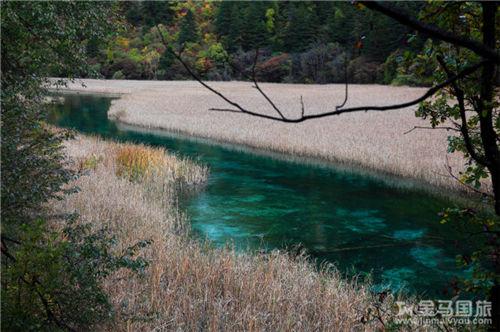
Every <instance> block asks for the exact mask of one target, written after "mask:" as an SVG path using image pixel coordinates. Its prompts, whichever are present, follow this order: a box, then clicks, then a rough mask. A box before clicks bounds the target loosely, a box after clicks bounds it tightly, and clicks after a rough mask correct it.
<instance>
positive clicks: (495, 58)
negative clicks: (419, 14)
mask: <svg viewBox="0 0 500 332" xmlns="http://www.w3.org/2000/svg"><path fill="white" fill-rule="evenodd" d="M360 3H362V4H363V5H364V6H365V7H367V8H369V9H371V10H375V11H377V12H380V13H382V14H384V15H386V16H388V17H391V18H393V19H394V20H396V21H398V22H399V23H401V24H403V25H406V26H408V27H410V28H412V29H415V30H417V31H419V32H422V33H424V34H426V35H428V36H430V37H433V38H438V39H440V40H443V41H445V42H448V43H451V44H454V45H459V46H462V47H465V48H468V49H469V50H471V51H473V52H475V53H476V54H478V55H480V56H482V57H483V58H485V59H489V60H491V61H492V62H494V63H497V64H499V63H500V54H499V53H498V52H497V51H496V50H495V49H492V48H490V47H488V46H486V45H485V44H483V43H480V42H478V41H475V40H473V39H469V38H467V37H464V36H457V35H455V34H453V33H451V32H449V31H445V30H442V29H440V28H438V27H436V26H434V25H430V24H427V23H424V22H422V21H419V20H417V19H415V18H413V17H412V16H411V15H409V14H407V13H403V12H401V11H400V10H397V11H396V10H394V9H392V8H390V7H389V6H387V5H386V4H385V3H384V4H383V3H381V2H379V1H360Z"/></svg>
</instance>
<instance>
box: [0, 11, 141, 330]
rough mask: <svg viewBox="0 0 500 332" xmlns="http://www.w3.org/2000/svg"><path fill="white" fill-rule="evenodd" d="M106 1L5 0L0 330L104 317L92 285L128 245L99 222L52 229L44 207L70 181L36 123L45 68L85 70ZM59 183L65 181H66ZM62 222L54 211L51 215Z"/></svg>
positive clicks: (119, 262) (107, 24)
mask: <svg viewBox="0 0 500 332" xmlns="http://www.w3.org/2000/svg"><path fill="white" fill-rule="evenodd" d="M113 9H114V4H112V3H106V2H5V3H2V11H1V26H2V39H1V52H2V53H1V55H2V59H1V61H2V77H1V83H2V99H1V111H2V122H1V131H2V138H1V139H2V155H1V157H2V160H1V166H2V172H1V177H2V179H1V180H2V197H1V198H2V211H1V218H2V225H1V227H2V229H1V232H2V236H1V237H2V239H1V242H2V314H1V317H2V329H4V330H10V331H16V330H17V331H24V330H37V331H39V330H46V331H54V330H75V329H78V330H88V329H89V328H90V327H91V326H93V325H95V324H97V323H100V322H103V321H105V320H107V319H109V318H110V317H111V314H112V312H111V306H110V304H109V303H108V299H107V296H106V294H105V293H104V292H103V290H102V288H101V283H102V281H103V279H104V278H105V277H106V276H108V275H109V274H110V273H112V272H113V271H115V270H116V269H118V268H122V267H124V268H133V269H139V268H141V267H143V266H144V262H142V261H140V260H134V259H132V256H133V255H134V252H133V251H135V249H138V248H139V247H140V246H142V244H140V245H139V246H138V247H137V248H130V249H131V251H127V252H123V253H114V252H113V250H114V248H113V239H112V237H110V236H109V235H107V233H106V231H104V230H102V231H98V232H97V233H92V232H90V230H89V228H88V227H84V226H78V225H77V224H75V223H73V222H70V223H68V224H67V225H66V226H63V227H62V228H64V232H63V233H61V232H56V231H53V230H51V228H50V227H49V226H48V225H47V224H46V223H44V222H41V221H40V220H47V219H48V218H50V217H49V216H47V211H45V209H44V206H45V203H47V202H48V201H49V200H51V199H58V198H62V196H63V195H64V194H66V193H69V192H71V191H72V190H74V189H71V188H65V185H66V184H67V183H68V181H69V180H71V179H72V178H73V177H74V176H75V174H73V173H72V172H71V171H70V170H69V169H68V168H67V167H66V165H65V162H64V155H63V151H62V146H61V143H62V141H63V140H64V139H66V138H68V137H69V136H70V134H69V133H67V132H64V131H57V130H55V129H53V128H49V127H48V126H47V125H46V124H45V123H44V119H45V115H46V112H47V109H46V102H45V98H46V97H47V90H46V86H47V85H48V84H49V83H50V82H49V80H48V79H47V77H49V76H51V75H61V76H66V77H69V78H73V77H77V76H82V75H88V74H89V73H91V67H90V66H89V64H88V63H87V61H86V55H87V54H95V53H96V47H95V46H96V45H99V44H100V43H101V42H102V40H103V39H104V38H105V37H106V36H107V35H108V34H109V33H110V28H111V24H112V20H113V18H114V14H113V12H114V11H113ZM66 187H67V186H66ZM61 222H64V220H61Z"/></svg>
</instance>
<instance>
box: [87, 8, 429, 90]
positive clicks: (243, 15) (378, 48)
mask: <svg viewBox="0 0 500 332" xmlns="http://www.w3.org/2000/svg"><path fill="white" fill-rule="evenodd" d="M398 6H400V7H401V8H403V9H405V10H407V11H409V12H410V13H414V14H415V15H417V13H418V11H419V10H420V9H421V8H422V7H423V4H418V3H408V4H407V3H402V4H398ZM120 8H121V10H122V12H123V14H124V15H125V16H126V17H127V21H128V22H129V23H130V24H131V27H129V30H128V31H124V32H123V34H122V37H123V38H124V39H126V40H128V41H129V42H130V45H129V46H122V47H121V48H120V47H116V44H111V45H108V46H107V47H108V50H109V48H111V49H113V48H114V50H113V51H112V52H111V53H110V55H109V56H108V57H105V56H104V54H105V52H104V50H102V52H101V54H100V55H97V56H95V61H96V62H99V63H100V64H102V66H101V74H103V75H104V76H106V77H108V78H111V77H116V76H114V74H115V73H116V72H120V73H118V74H117V75H118V76H119V77H122V76H124V77H125V78H130V79H138V78H139V79H154V78H161V79H165V78H170V79H172V78H176V79H179V78H186V79H189V78H190V77H189V75H188V74H186V72H185V71H184V70H183V68H182V66H178V65H176V62H175V61H174V63H170V62H169V61H170V60H169V59H165V58H163V59H161V60H159V58H160V57H161V54H162V51H159V55H158V58H155V60H154V61H152V60H151V59H152V58H151V57H149V58H148V56H147V55H146V53H147V52H150V51H151V50H152V49H157V50H158V49H159V48H158V46H157V45H156V44H157V43H158V40H155V38H154V37H153V36H152V34H151V31H152V30H151V29H152V28H153V29H154V26H155V25H156V24H161V25H162V26H163V27H164V28H165V30H164V31H165V32H166V34H167V35H168V36H167V39H168V43H169V44H170V43H173V44H178V45H183V44H185V43H191V44H192V45H191V46H189V47H187V48H186V51H187V52H185V56H186V57H187V58H190V59H191V60H192V61H194V62H195V63H197V64H198V66H199V68H203V70H201V71H200V73H199V74H200V75H201V76H202V77H203V78H205V79H208V78H209V77H210V78H217V77H218V78H220V79H221V78H224V79H241V78H242V77H240V76H241V75H240V74H239V73H237V71H234V70H233V71H231V70H228V68H226V67H224V66H215V67H214V66H213V64H207V58H206V56H205V54H206V53H207V52H209V51H208V50H209V49H210V48H211V47H212V46H213V45H215V44H217V43H221V44H222V46H223V47H224V50H225V51H227V53H228V55H229V57H230V58H233V59H236V58H239V57H240V52H241V51H244V52H248V56H249V57H251V55H252V53H253V54H254V53H255V52H254V51H255V49H257V48H258V49H260V50H261V51H262V55H261V56H260V57H259V60H260V61H268V60H270V59H271V58H273V57H274V56H279V55H280V54H283V53H291V54H290V58H291V59H295V60H294V61H292V63H293V65H292V69H291V72H290V75H282V74H283V73H284V72H285V71H288V70H289V69H290V68H288V65H285V64H283V65H284V66H285V67H284V68H282V69H281V70H279V72H280V75H271V76H272V77H273V79H276V77H282V78H283V79H285V80H291V81H294V82H316V83H327V82H338V81H339V80H338V75H337V73H336V72H335V73H334V74H335V75H336V77H321V78H319V76H316V77H311V76H308V74H306V73H309V72H310V71H308V70H301V68H300V67H301V63H302V59H303V58H304V57H309V56H310V54H311V52H314V50H313V49H314V48H316V47H317V45H327V44H337V45H339V47H340V48H341V49H342V51H343V52H342V53H343V54H347V55H348V60H349V62H351V61H354V62H353V63H352V65H351V67H352V66H353V65H354V64H355V63H363V62H368V63H369V64H370V66H369V68H368V70H370V71H373V70H374V71H373V72H370V73H368V72H366V70H364V69H361V68H359V69H356V72H358V73H359V74H362V75H356V76H353V77H351V78H350V81H351V82H353V83H359V82H361V81H360V80H358V79H357V78H358V77H362V82H363V83H373V82H382V81H383V80H384V77H383V75H381V74H380V73H381V72H382V71H384V70H385V69H386V68H385V67H382V66H383V63H384V62H385V61H386V58H387V57H388V56H389V55H390V54H392V53H394V52H395V51H398V50H400V51H404V50H407V49H411V50H414V51H418V50H419V49H421V47H422V41H423V40H424V39H423V38H421V37H416V38H413V39H415V40H417V41H419V42H418V43H416V42H415V41H414V42H413V43H412V44H411V45H410V44H408V43H407V40H408V38H407V37H408V36H407V32H408V30H407V29H406V28H404V27H403V26H401V25H399V24H397V23H395V22H394V21H393V20H391V19H388V18H387V17H385V16H384V15H381V14H378V13H375V12H372V11H370V10H367V9H366V8H364V9H363V8H362V7H360V6H356V5H353V4H352V3H350V2H328V1H290V2H284V1H248V2H236V1H220V2H210V3H202V2H193V3H183V4H180V3H176V2H153V1H139V2H122V3H120ZM91 46H92V45H91ZM103 48H105V47H103ZM146 49H147V51H145V50H146ZM92 53H93V54H95V53H96V52H94V51H93V52H92ZM163 57H165V56H163ZM359 57H363V59H364V60H363V61H360V60H358V61H355V60H356V58H359ZM125 59H132V61H134V62H136V64H135V69H134V70H127V69H123V68H121V67H120V66H117V65H116V63H120V62H124V61H125ZM341 61H343V59H335V60H334V62H336V63H338V62H341ZM146 62H147V64H146V65H144V63H146ZM160 62H161V63H160ZM202 63H205V64H207V65H201V64H202ZM167 64H168V66H167ZM128 65H129V64H128ZM242 65H244V66H243V67H246V64H244V63H243V64H242ZM129 67H131V66H129ZM167 67H168V68H169V69H168V70H167V69H166V68H167ZM276 69H277V68H276ZM396 69H397V68H396ZM396 69H394V71H393V72H392V73H391V74H390V75H389V76H391V79H390V81H391V82H392V80H394V79H395V78H396V76H398V77H397V80H396V82H402V83H411V84H415V85H420V84H422V83H428V82H422V81H420V78H419V77H417V76H414V75H412V74H411V73H397V72H396ZM353 70H354V69H353ZM276 73H277V71H276ZM228 75H229V76H228ZM266 76H268V75H261V77H262V79H265V77H266ZM385 82H387V80H385ZM389 83H390V82H389Z"/></svg>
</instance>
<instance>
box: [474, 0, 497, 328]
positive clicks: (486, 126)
mask: <svg viewBox="0 0 500 332" xmlns="http://www.w3.org/2000/svg"><path fill="white" fill-rule="evenodd" d="M482 9H483V43H484V45H485V46H487V47H490V48H491V49H495V43H496V38H495V29H496V26H495V23H496V22H495V16H496V9H497V3H496V2H486V1H485V2H482ZM495 70H496V65H495V64H494V63H493V62H489V63H487V64H486V65H485V66H484V67H483V72H482V75H481V95H480V101H479V108H478V112H479V124H480V128H481V142H482V145H483V149H484V156H485V158H486V162H487V163H486V165H487V168H488V170H489V172H490V175H491V182H492V185H493V194H494V197H495V198H494V199H495V203H494V204H495V213H496V214H497V216H500V152H499V150H498V146H497V134H496V132H495V129H494V126H493V105H492V102H493V99H494V97H495V96H494V89H495ZM493 264H494V265H495V273H497V274H498V273H500V266H499V265H498V261H494V262H493ZM490 292H491V293H490V298H489V299H490V301H491V302H492V307H493V308H492V309H493V310H492V311H493V312H492V320H493V324H492V327H491V328H492V330H493V331H498V330H500V301H499V300H500V299H499V295H498V294H500V285H499V284H498V282H497V281H496V280H495V284H494V285H493V287H492V289H491V291H490Z"/></svg>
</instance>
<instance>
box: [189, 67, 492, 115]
mask: <svg viewBox="0 0 500 332" xmlns="http://www.w3.org/2000/svg"><path fill="white" fill-rule="evenodd" d="M486 63H488V61H482V62H479V63H477V64H475V65H473V66H469V67H467V68H465V69H464V70H462V71H461V72H460V73H458V74H456V75H454V76H452V77H450V78H449V79H447V80H446V81H444V82H442V83H440V84H438V85H435V86H433V87H432V88H430V89H429V90H427V92H426V93H424V94H423V95H422V96H420V97H419V98H417V99H414V100H412V101H409V102H406V103H401V104H394V105H387V106H359V107H348V108H342V109H336V110H334V111H331V112H325V113H317V114H310V115H304V116H301V117H300V118H295V119H290V118H284V119H283V118H279V117H275V116H272V115H267V114H262V113H257V112H253V111H250V110H247V109H245V108H243V107H241V106H240V105H238V104H236V103H234V102H232V101H230V100H228V99H227V98H226V97H225V96H223V95H222V94H221V93H220V92H218V91H215V90H214V89H212V88H211V87H210V88H209V90H211V91H215V93H216V94H217V95H219V96H221V97H222V98H223V99H224V100H226V101H227V102H228V103H230V104H231V105H233V106H236V107H237V108H238V109H239V110H240V111H241V112H242V113H245V114H248V115H252V116H256V117H260V118H265V119H270V120H276V121H281V122H287V123H299V122H303V121H307V120H311V119H317V118H323V117H327V116H332V115H340V114H343V113H353V112H361V111H363V112H368V111H388V110H395V109H401V108H405V107H409V106H413V105H416V104H418V103H420V102H422V101H424V100H426V99H427V98H430V97H432V96H433V95H434V94H435V93H436V92H438V91H439V90H441V89H442V88H444V87H446V86H448V85H450V84H451V83H453V82H455V81H457V80H459V79H461V78H464V77H466V76H468V75H470V74H472V73H474V72H475V71H477V70H478V69H479V68H481V67H482V66H484V65H485V64H486ZM186 69H187V68H186ZM188 72H190V73H192V71H191V70H188ZM192 76H193V77H194V78H195V79H196V80H197V81H199V82H200V83H201V84H202V85H203V86H205V87H207V84H206V83H204V82H202V81H201V80H200V79H199V78H198V77H197V76H196V75H192ZM209 110H211V111H220V112H235V110H234V109H227V108H210V109H209Z"/></svg>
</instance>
